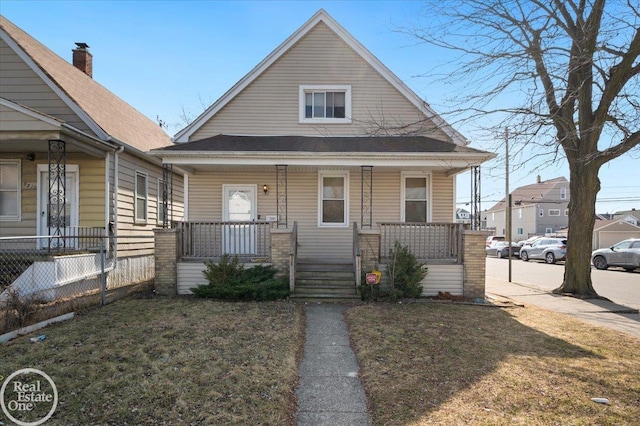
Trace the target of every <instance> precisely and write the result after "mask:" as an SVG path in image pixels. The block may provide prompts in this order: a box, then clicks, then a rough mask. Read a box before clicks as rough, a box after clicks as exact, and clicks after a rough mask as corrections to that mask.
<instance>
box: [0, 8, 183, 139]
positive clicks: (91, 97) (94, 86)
mask: <svg viewBox="0 0 640 426" xmlns="http://www.w3.org/2000/svg"><path fill="white" fill-rule="evenodd" d="M0 36H1V37H2V39H3V40H4V41H5V42H6V43H7V44H8V45H9V47H10V48H11V49H13V50H14V51H15V52H16V53H17V54H18V55H19V56H20V57H21V58H22V59H23V60H24V61H25V62H26V63H27V65H29V66H30V67H31V68H32V69H33V71H34V72H36V74H38V76H39V77H40V78H41V79H42V80H44V81H45V83H47V85H48V86H49V87H50V88H51V89H52V90H53V91H54V92H55V93H56V94H57V95H58V96H59V97H60V98H61V99H62V100H63V101H64V102H65V103H66V104H67V105H68V106H69V107H70V108H71V109H72V110H73V111H74V112H75V113H76V115H78V116H79V117H80V119H81V120H82V121H84V122H85V123H86V124H87V126H88V127H89V128H90V129H91V130H92V131H93V132H94V133H95V134H96V136H98V137H99V138H100V139H103V140H114V139H115V141H116V142H119V143H123V144H126V145H129V146H131V147H134V148H137V149H138V150H141V151H147V150H149V149H153V148H159V147H161V146H166V145H169V144H171V139H170V138H169V136H168V135H167V134H166V133H165V132H164V131H163V130H162V129H161V128H160V126H158V125H157V124H156V123H154V122H153V121H152V120H150V119H149V118H147V117H146V116H145V115H143V114H142V113H141V112H139V111H138V110H136V109H135V108H133V107H132V106H131V105H129V104H128V103H126V102H125V101H123V100H122V99H120V98H119V97H118V96H116V95H115V94H113V93H112V92H110V91H109V90H107V89H106V88H104V87H103V86H102V85H100V84H99V83H98V82H96V81H95V80H93V79H92V78H91V77H89V76H88V75H86V74H85V73H84V72H82V71H80V70H79V69H77V68H76V67H75V66H73V65H72V64H71V63H69V62H67V61H65V60H64V59H62V58H61V57H60V56H58V55H56V54H55V53H54V52H52V51H51V50H50V49H49V48H47V47H46V46H44V45H43V44H42V43H40V42H39V41H37V40H36V39H34V38H33V37H31V36H30V35H29V34H27V33H26V32H24V31H23V30H21V29H20V28H18V27H17V26H16V25H14V24H13V23H12V22H11V21H9V20H8V19H6V18H5V17H4V16H1V15H0Z"/></svg>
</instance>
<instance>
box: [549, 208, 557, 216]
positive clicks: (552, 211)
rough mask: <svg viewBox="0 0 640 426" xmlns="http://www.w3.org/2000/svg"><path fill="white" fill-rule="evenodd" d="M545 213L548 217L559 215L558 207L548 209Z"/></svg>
mask: <svg viewBox="0 0 640 426" xmlns="http://www.w3.org/2000/svg"><path fill="white" fill-rule="evenodd" d="M547 215H548V216H549V217H560V209H549V210H548V211H547Z"/></svg>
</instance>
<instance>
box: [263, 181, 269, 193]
mask: <svg viewBox="0 0 640 426" xmlns="http://www.w3.org/2000/svg"><path fill="white" fill-rule="evenodd" d="M262 192H264V195H267V194H268V193H269V185H267V184H266V183H265V184H264V185H262Z"/></svg>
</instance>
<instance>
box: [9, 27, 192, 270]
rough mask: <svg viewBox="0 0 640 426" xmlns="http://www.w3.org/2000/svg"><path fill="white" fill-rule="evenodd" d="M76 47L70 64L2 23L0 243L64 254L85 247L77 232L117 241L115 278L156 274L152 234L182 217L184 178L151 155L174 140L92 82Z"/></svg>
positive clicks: (88, 59) (80, 46)
mask: <svg viewBox="0 0 640 426" xmlns="http://www.w3.org/2000/svg"><path fill="white" fill-rule="evenodd" d="M52 28H53V27H52ZM76 44H77V47H76V49H74V50H73V65H72V64H71V63H69V62H67V61H65V60H64V59H62V58H61V57H59V56H58V55H56V54H55V53H53V52H52V51H51V50H49V49H48V48H47V47H46V46H44V45H42V44H41V43H39V42H38V41H37V40H35V39H33V38H32V37H31V36H30V35H29V34H27V33H25V32H24V31H22V30H21V29H20V28H18V27H17V26H15V25H14V24H13V23H11V22H10V21H9V20H7V19H6V18H4V17H0V115H1V120H0V176H1V179H0V201H1V202H0V237H29V236H56V237H58V238H56V239H41V240H39V241H40V242H39V243H37V246H36V243H35V240H31V243H29V244H26V243H25V244H23V245H22V246H21V247H23V248H32V249H36V248H38V249H45V248H47V249H51V247H50V246H51V244H53V245H54V246H56V247H57V248H59V246H60V245H63V246H64V248H65V250H68V249H79V248H81V247H79V246H82V245H83V243H82V241H83V239H82V238H81V239H79V241H78V239H77V238H76V237H78V236H80V237H86V236H96V237H97V236H110V237H119V238H120V239H119V240H118V244H117V245H114V244H113V243H111V244H109V247H107V249H109V250H112V251H113V252H114V253H118V250H119V259H120V260H123V262H119V263H118V267H117V268H116V270H118V271H117V272H114V273H113V274H111V277H112V278H113V275H115V274H117V273H123V274H125V275H127V274H130V273H134V272H135V271H131V270H128V269H127V268H134V267H135V268H137V269H138V270H141V269H142V270H145V271H147V272H145V274H146V275H148V271H151V274H152V273H153V262H154V260H153V239H152V237H153V228H156V227H158V226H162V225H163V223H164V222H165V217H163V212H165V211H166V212H167V216H166V220H167V221H168V220H179V219H181V218H182V213H183V195H182V191H183V177H182V175H181V174H178V173H173V172H172V171H171V169H169V168H165V169H164V177H163V166H162V164H161V162H160V161H159V160H158V159H157V157H153V156H151V155H149V154H147V153H146V151H148V150H151V149H154V148H158V147H162V146H166V145H168V144H170V143H171V140H170V138H169V137H168V136H167V135H166V134H165V132H164V131H163V130H162V129H161V128H160V127H159V126H158V125H157V124H155V123H154V122H153V121H152V120H150V119H148V118H147V117H145V116H144V115H143V114H141V113H140V112H138V111H137V110H136V109H134V108H133V107H132V106H130V105H128V104H127V103H126V102H124V101H123V100H122V99H120V98H118V97H117V96H116V95H114V94H113V93H111V92H110V91H109V90H107V89H106V88H104V87H103V86H101V85H100V84H99V83H97V82H96V81H94V80H93V78H92V55H91V53H90V52H89V51H88V46H87V45H86V44H84V43H76ZM176 171H178V170H177V169H176ZM163 179H164V180H163ZM164 181H167V190H168V192H169V193H170V195H169V196H168V197H167V199H168V200H169V201H173V203H170V204H169V205H168V206H167V207H166V210H165V207H164V205H163V204H162V201H163V197H162V196H161V195H162V193H163V188H164V184H163V182H164ZM171 183H172V185H171ZM133 236H136V237H148V238H146V239H142V238H140V239H137V240H132V239H131V238H130V237H133ZM60 237H65V238H60ZM67 237H68V238H67ZM13 244H16V245H17V244H18V243H17V242H15V243H13ZM31 246H33V247H31ZM124 258H128V261H126V262H125V261H124V260H126V259H124ZM134 258H135V260H136V261H135V262H134V261H133V260H132V259H134ZM131 265H135V266H131ZM136 273H139V271H138V272H136Z"/></svg>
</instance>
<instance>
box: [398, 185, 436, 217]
mask: <svg viewBox="0 0 640 426" xmlns="http://www.w3.org/2000/svg"><path fill="white" fill-rule="evenodd" d="M430 187H431V183H430V176H429V175H423V174H421V175H411V174H403V176H402V221H404V222H428V221H429V220H430V219H431V212H430V209H431V203H430V193H431V190H430Z"/></svg>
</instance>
